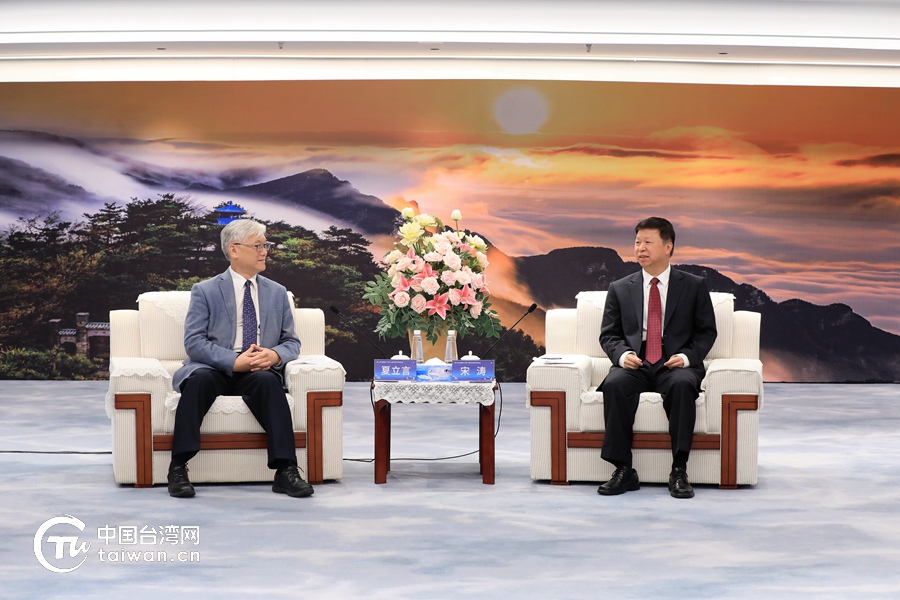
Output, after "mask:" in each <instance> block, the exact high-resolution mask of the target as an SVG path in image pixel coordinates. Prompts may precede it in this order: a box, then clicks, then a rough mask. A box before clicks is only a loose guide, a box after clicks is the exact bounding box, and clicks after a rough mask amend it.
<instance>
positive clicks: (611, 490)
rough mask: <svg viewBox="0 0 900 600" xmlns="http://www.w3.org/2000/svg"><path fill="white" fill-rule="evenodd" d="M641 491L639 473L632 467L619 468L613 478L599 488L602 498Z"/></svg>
mask: <svg viewBox="0 0 900 600" xmlns="http://www.w3.org/2000/svg"><path fill="white" fill-rule="evenodd" d="M639 489H641V482H640V480H639V479H638V474H637V471H635V470H634V469H632V468H631V467H619V468H618V469H616V470H615V472H614V473H613V476H612V478H611V479H610V480H609V481H607V482H606V483H603V484H601V485H600V487H598V488H597V493H598V494H600V495H601V496H618V495H619V494H624V493H625V492H631V491H633V490H639Z"/></svg>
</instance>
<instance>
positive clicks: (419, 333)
mask: <svg viewBox="0 0 900 600" xmlns="http://www.w3.org/2000/svg"><path fill="white" fill-rule="evenodd" d="M413 335H422V332H421V330H419V329H413Z"/></svg>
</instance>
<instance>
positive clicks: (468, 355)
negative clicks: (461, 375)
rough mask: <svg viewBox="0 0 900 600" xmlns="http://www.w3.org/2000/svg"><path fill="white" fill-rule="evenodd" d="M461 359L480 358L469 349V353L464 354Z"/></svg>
mask: <svg viewBox="0 0 900 600" xmlns="http://www.w3.org/2000/svg"><path fill="white" fill-rule="evenodd" d="M462 359H463V360H481V359H480V358H478V357H477V356H475V355H474V354H472V351H471V350H469V353H468V354H466V355H465V356H463V357H462Z"/></svg>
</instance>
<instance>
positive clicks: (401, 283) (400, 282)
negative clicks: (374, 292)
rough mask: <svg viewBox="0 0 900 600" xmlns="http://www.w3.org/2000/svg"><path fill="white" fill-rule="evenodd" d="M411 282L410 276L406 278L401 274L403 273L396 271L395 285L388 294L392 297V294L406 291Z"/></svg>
mask: <svg viewBox="0 0 900 600" xmlns="http://www.w3.org/2000/svg"><path fill="white" fill-rule="evenodd" d="M411 284H412V278H410V279H407V278H406V277H404V276H403V273H397V286H396V287H395V288H394V291H393V292H391V293H390V294H389V296H390V297H391V298H393V297H394V294H396V293H398V292H408V291H409V286H410V285H411Z"/></svg>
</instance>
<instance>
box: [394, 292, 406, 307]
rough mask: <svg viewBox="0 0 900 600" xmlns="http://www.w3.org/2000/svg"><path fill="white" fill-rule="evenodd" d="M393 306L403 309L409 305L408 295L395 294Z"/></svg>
mask: <svg viewBox="0 0 900 600" xmlns="http://www.w3.org/2000/svg"><path fill="white" fill-rule="evenodd" d="M394 304H395V305H396V306H397V308H405V307H406V306H408V305H409V294H407V293H406V292H397V293H396V294H394Z"/></svg>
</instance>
